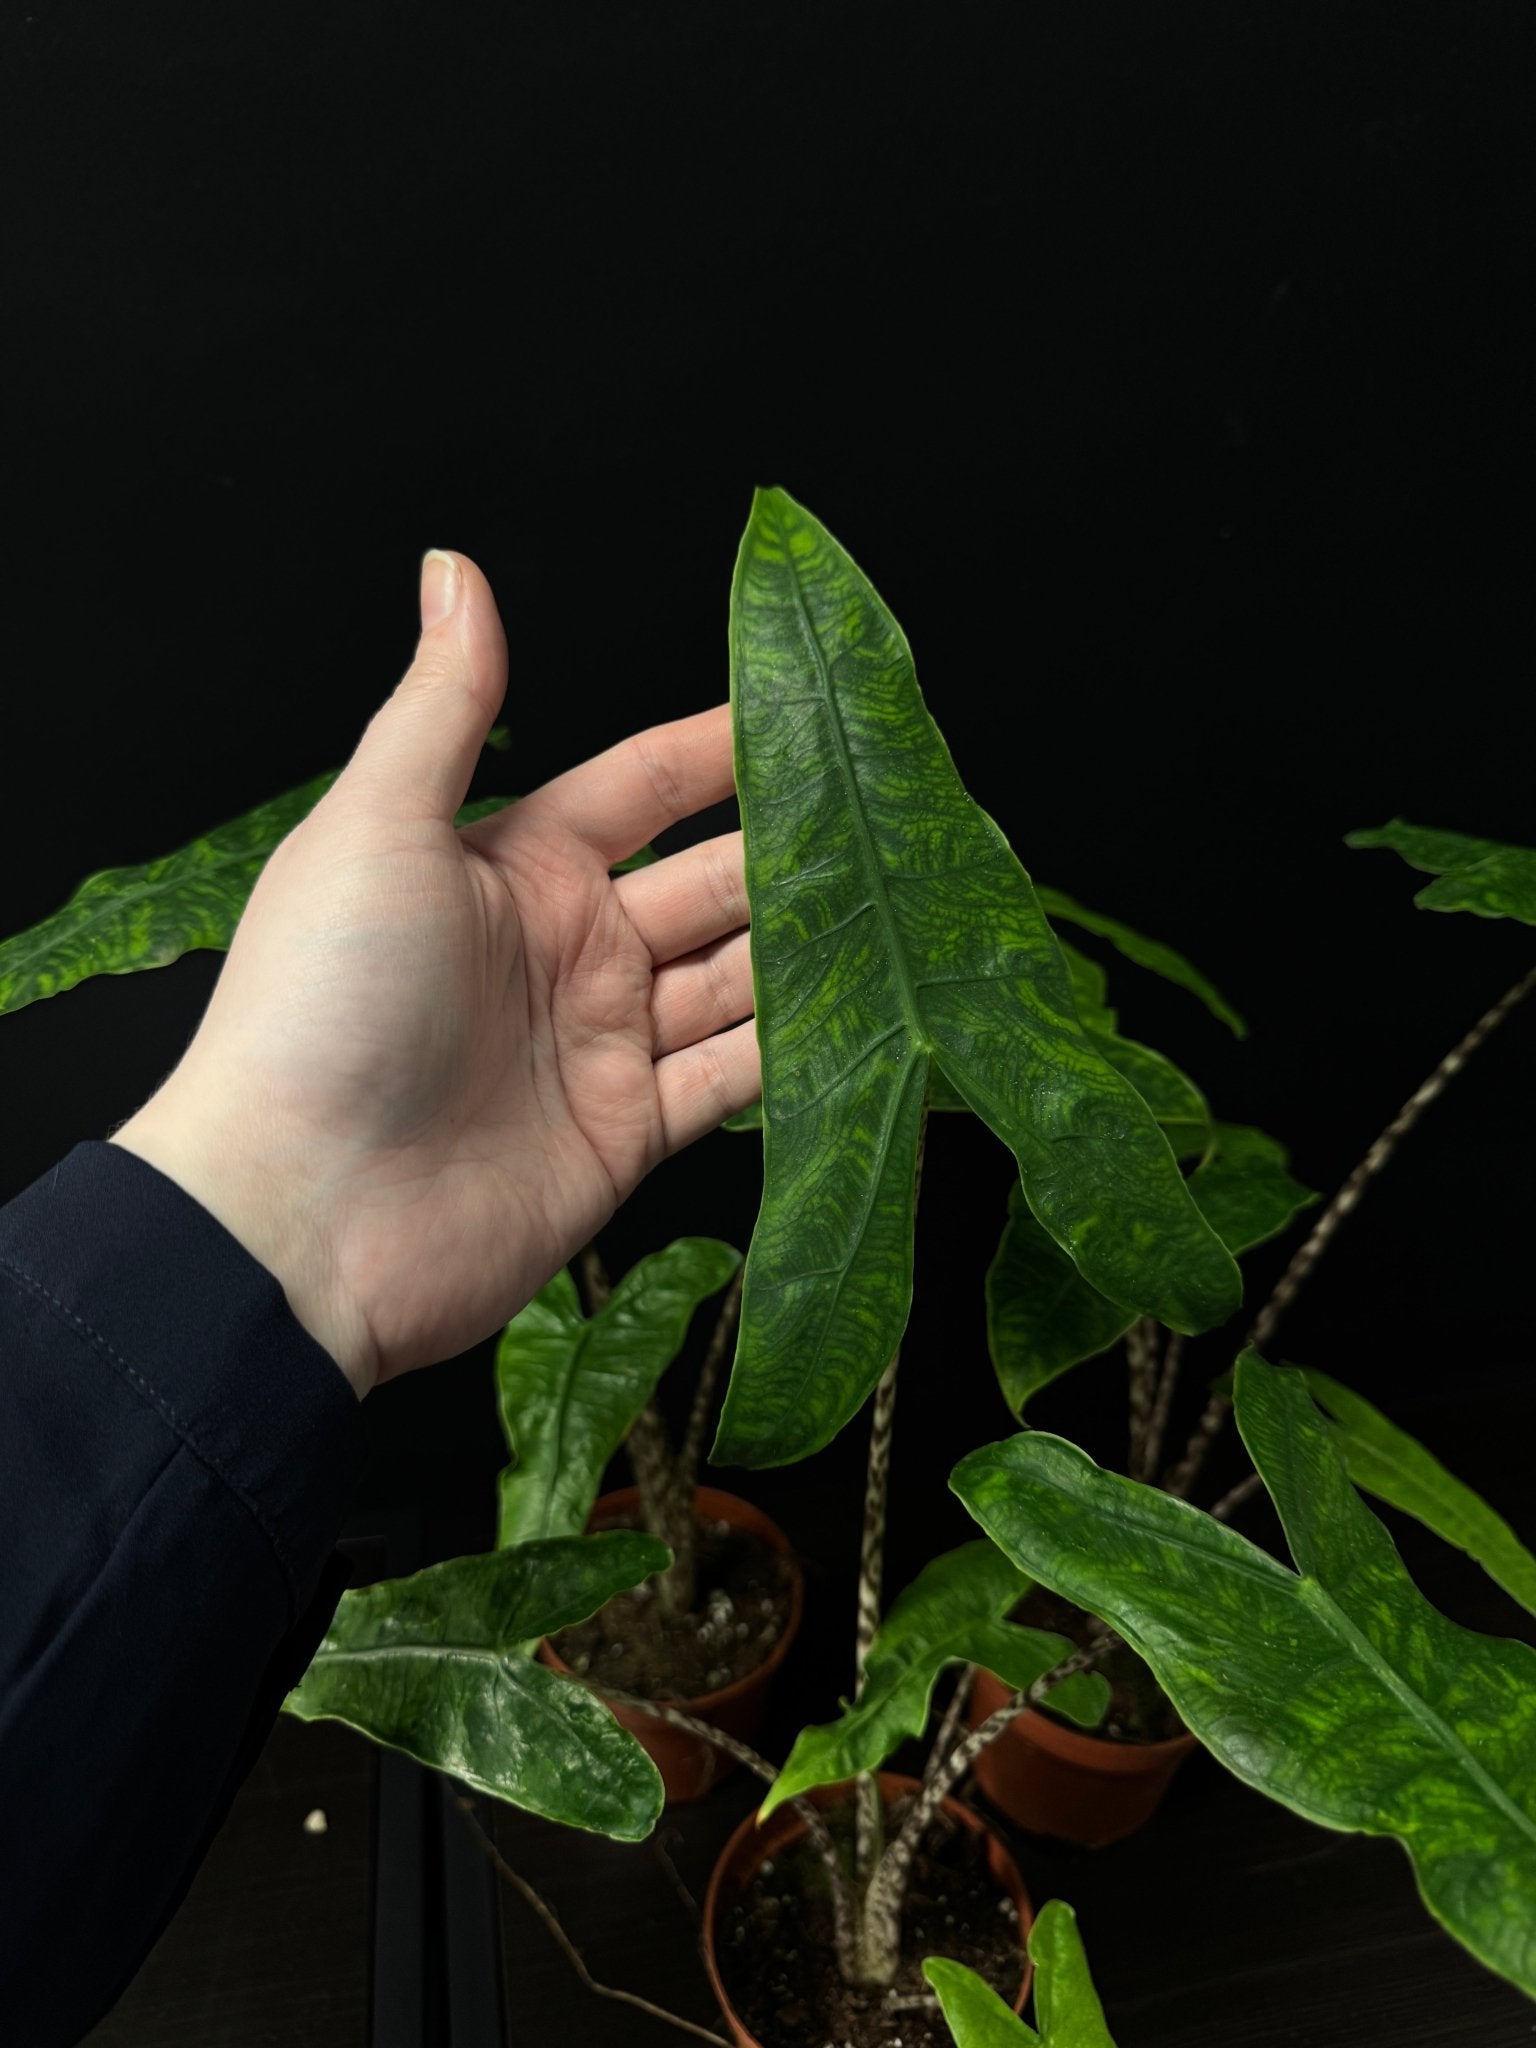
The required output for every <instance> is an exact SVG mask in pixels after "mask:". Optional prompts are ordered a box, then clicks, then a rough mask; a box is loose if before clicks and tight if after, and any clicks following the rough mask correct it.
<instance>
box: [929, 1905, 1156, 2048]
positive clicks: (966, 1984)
mask: <svg viewBox="0 0 1536 2048" xmlns="http://www.w3.org/2000/svg"><path fill="white" fill-rule="evenodd" d="M1029 1954H1030V1960H1031V1961H1032V1962H1033V1964H1034V1966H1035V1979H1034V1998H1035V2023H1036V2025H1037V2026H1038V2027H1039V2028H1040V2032H1039V2033H1038V2034H1037V2033H1036V2032H1035V2029H1034V2027H1027V2026H1025V2024H1024V2022H1023V2021H1022V2020H1021V2019H1020V2018H1019V2017H1018V2016H1017V2014H1015V2013H1013V2012H1011V2011H1010V2010H1009V2009H1008V2007H1007V2006H1006V2005H1005V2004H1004V2003H1003V2001H1002V1999H1000V1998H999V1997H998V1995H997V1993H996V1992H995V1991H994V1990H993V1989H992V1988H991V1986H990V1985H989V1984H987V1983H986V1982H985V1981H984V1980H983V1979H982V1978H980V1977H978V1976H977V1974H976V1972H975V1971H974V1970H968V1969H967V1968H966V1967H965V1965H964V1964H963V1963H955V1962H951V1961H950V1959H949V1958H948V1957H947V1956H929V1957H928V1959H927V1961H926V1962H925V1963H924V1964H923V1975H924V1976H925V1977H926V1978H927V1979H928V1982H929V1983H930V1984H931V1985H932V1986H933V1988H934V1990H935V1991H937V1993H938V1994H939V2003H940V2005H941V2006H942V2007H943V2008H944V2018H945V2020H946V2021H947V2022H948V2024H949V2031H950V2033H951V2034H952V2035H953V2036H954V2039H955V2044H956V2048H1021V2044H1028V2043H1031V2042H1033V2043H1035V2044H1037V2048H1115V2044H1114V2042H1113V2041H1112V2040H1111V2038H1110V2033H1109V2029H1108V2027H1107V2026H1106V2025H1105V2024H1104V2008H1103V2006H1102V2005H1100V2003H1099V1994H1098V1993H1097V1991H1095V1990H1094V1988H1093V1978H1092V1977H1091V1976H1090V1975H1089V1972H1088V1958H1087V1956H1086V1955H1085V1954H1084V1953H1083V1938H1082V1936H1081V1935H1080V1934H1079V1933H1078V1931H1077V1915H1076V1914H1075V1913H1074V1912H1073V1910H1072V1908H1071V1907H1070V1906H1069V1905H1068V1904H1067V1903H1066V1901H1065V1899H1047V1901H1046V1902H1045V1904H1044V1905H1043V1906H1042V1907H1041V1908H1040V1911H1039V1913H1038V1915H1037V1916H1036V1919H1035V1924H1034V1926H1033V1927H1032V1928H1031V1929H1030V1934H1029Z"/></svg>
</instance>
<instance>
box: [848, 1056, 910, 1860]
mask: <svg viewBox="0 0 1536 2048" xmlns="http://www.w3.org/2000/svg"><path fill="white" fill-rule="evenodd" d="M927 1146H928V1091H927V1087H926V1085H925V1087H924V1091H923V1107H922V1113H921V1116H920V1117H919V1120H918V1126H917V1154H916V1157H915V1159H914V1161H913V1166H912V1215H913V1227H914V1230H915V1228H916V1217H917V1205H918V1200H919V1197H920V1196H921V1194H922V1191H923V1155H924V1153H925V1152H926V1150H927ZM900 1365H901V1345H900V1343H898V1344H897V1346H896V1349H895V1350H894V1351H893V1352H892V1353H891V1357H890V1361H889V1363H888V1364H887V1366H886V1368H885V1371H884V1372H883V1373H881V1375H880V1380H879V1384H878V1385H877V1386H876V1388H875V1400H874V1410H873V1413H872V1415H871V1417H870V1425H869V1463H868V1466H867V1468H866V1471H865V1477H864V1524H863V1530H862V1534H861V1537H860V1543H859V1603H858V1613H857V1621H856V1627H855V1632H854V1646H853V1697H854V1700H855V1701H857V1700H858V1697H859V1695H860V1693H861V1692H863V1690H864V1665H865V1663H866V1661H867V1659H868V1657H869V1650H870V1645H871V1644H872V1643H873V1642H874V1640H875V1636H876V1633H877V1631H878V1630H879V1627H880V1594H881V1587H882V1581H883V1579H884V1575H885V1504H886V1489H887V1482H888V1480H889V1478H890V1470H891V1432H892V1428H893V1425H894V1421H895V1414H896V1374H897V1371H898V1369H899V1367H900ZM884 1846H885V1802H884V1800H883V1799H882V1798H881V1797H880V1786H879V1783H878V1782H877V1780H876V1778H875V1775H874V1773H873V1772H872V1771H862V1772H860V1774H859V1777H858V1779H857V1780H856V1782H855V1787H854V1857H853V1868H854V1880H855V1882H856V1883H857V1885H858V1887H859V1892H860V1896H861V1897H862V1896H863V1892H864V1888H865V1886H867V1885H868V1884H869V1883H870V1881H871V1880H872V1878H873V1877H874V1874H875V1869H876V1866H877V1864H878V1862H879V1860H880V1856H881V1854H882V1852H883V1850H884Z"/></svg>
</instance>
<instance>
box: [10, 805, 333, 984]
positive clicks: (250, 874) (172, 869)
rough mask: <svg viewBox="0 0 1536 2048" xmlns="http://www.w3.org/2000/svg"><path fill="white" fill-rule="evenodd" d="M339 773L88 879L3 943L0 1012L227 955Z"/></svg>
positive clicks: (106, 869) (102, 870)
mask: <svg viewBox="0 0 1536 2048" xmlns="http://www.w3.org/2000/svg"><path fill="white" fill-rule="evenodd" d="M337 773H338V771H337V770H334V769H332V770H330V771H328V772H327V773H326V774H324V775H317V776H316V777H315V778H314V780H313V781H311V782H306V783H305V784H304V785H303V786H302V787H301V788H299V789H291V790H289V791H288V792H287V793H286V794H285V795H283V796H278V797H273V798H271V799H270V801H268V802H267V803H264V804H258V805H257V806H256V808H255V809H254V810H253V811H247V812H246V813H245V815H244V816H243V817H239V818H234V819H232V820H231V821H230V822H229V823H228V824H227V825H220V826H217V827H216V828H215V829H214V830H213V831H212V832H209V833H208V834H207V835H206V836H205V837H204V838H202V839H194V840H193V841H192V843H191V844H190V845H189V846H184V847H182V848H181V849H180V850H179V851H178V852H176V853H169V854H165V855H163V856H161V857H160V858H159V859H157V860H150V861H144V862H142V863H140V864H139V865H138V866H135V867H121V868H103V869H101V870H100V872H99V873H97V874H94V875H87V876H86V878H85V880H84V881H83V882H82V883H81V884H80V886H79V888H78V889H76V891H75V892H74V894H73V895H72V896H71V897H70V898H69V900H68V902H67V903H65V904H64V905H63V906H62V908H60V909H58V910H56V911H54V913H53V914H52V916H50V917H45V918H44V919H43V920H42V921H41V923H39V924H35V925H32V926H31V927H30V928H29V929H28V930H26V931H24V932H18V933H17V934H16V935H15V936H14V937H13V938H9V939H6V940H4V941H3V942H0V1016H3V1015H5V1014H6V1012H7V1011H10V1010H21V1009H24V1008H25V1007H26V1006H27V1004H28V1003H35V1002H39V1001H41V1000H42V999H43V998H44V997H45V996H57V995H62V994H63V993H64V991H65V990H66V989H71V988H74V987H75V986H76V985H77V983H79V982H82V981H87V980H89V979H90V977H91V976H92V975H96V974H134V973H137V972H138V970H139V969H140V968H146V967H166V966H169V964H170V963H171V961H173V960H179V959H180V958H181V956H182V954H183V953H190V952H193V951H196V950H197V949H199V948H203V947H207V948H213V949H215V950H217V951H221V952H222V951H224V950H225V949H226V948H227V947H228V945H229V942H230V940H231V939H232V938H233V937H234V935H235V926H236V925H237V924H238V923H239V922H240V916H241V913H242V911H243V910H244V909H245V906H246V903H247V901H248V900H249V898H250V893H251V891H252V889H253V888H254V887H255V886H256V878H257V876H258V875H259V874H260V873H261V871H262V869H263V868H264V867H265V866H266V864H267V862H268V860H269V859H270V858H271V856H272V854H273V852H274V851H275V850H276V848H277V847H278V845H279V844H280V843H281V842H282V841H283V840H284V839H286V838H287V836H288V834H289V833H290V832H291V831H292V830H293V828H294V826H295V825H297V824H298V823H299V822H300V821H301V820H302V819H304V818H306V817H308V815H309V813H310V812H311V811H312V810H313V809H314V807H315V805H316V804H317V803H318V802H319V801H320V799H321V797H322V796H324V794H325V792H326V791H327V790H328V789H329V788H330V786H331V784H332V783H333V782H334V781H335V780H336V775H337Z"/></svg>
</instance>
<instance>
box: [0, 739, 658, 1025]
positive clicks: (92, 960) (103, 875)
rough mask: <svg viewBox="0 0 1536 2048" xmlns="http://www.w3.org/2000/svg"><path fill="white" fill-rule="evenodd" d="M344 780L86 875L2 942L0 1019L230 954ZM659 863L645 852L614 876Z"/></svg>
mask: <svg viewBox="0 0 1536 2048" xmlns="http://www.w3.org/2000/svg"><path fill="white" fill-rule="evenodd" d="M493 737H494V735H493ZM487 744H490V742H489V741H488V742H487ZM340 772H341V771H340V770H339V769H336V768H331V769H327V770H326V772H325V773H324V774H323V775H317V776H315V777H314V779H313V780H312V781H310V782H306V783H304V784H303V785H302V786H301V787H300V788H298V789H290V790H288V791H287V792H286V793H285V794H284V795H282V796H276V797H272V798H270V799H269V800H268V801H267V802H266V803H262V804H258V805H257V806H256V808H255V809H254V810H251V811H247V812H245V813H244V815H243V816H241V817H238V818H233V819H231V820H230V821H229V823H228V824H225V825H219V826H216V827H215V828H214V830H213V831H211V832H209V833H207V834H205V835H204V837H203V838H201V839H194V840H193V841H192V842H191V843H190V844H189V845H187V846H183V847H181V848H179V849H178V850H177V851H176V852H175V853H168V854H162V855H161V856H159V857H158V858H157V859H155V860H148V861H141V862H139V863H138V864H137V865H136V866H132V867H120V868H102V869H101V870H100V871H99V872H98V873H97V874H94V875H87V876H86V878H85V880H84V881H83V882H82V883H81V884H80V886H79V888H78V889H76V890H75V892H74V894H73V895H72V896H71V897H70V898H69V900H68V901H67V902H66V903H64V904H63V905H62V906H61V907H60V908H59V909H58V910H56V911H54V912H53V913H52V915H51V916H48V917H45V918H43V919H42V920H41V921H40V922H39V923H37V924H35V925H31V926H29V927H28V928H27V930H26V931H22V932H17V933H15V934H14V935H13V936H12V937H11V938H8V939H4V940H0V1017H3V1016H5V1015H6V1013H7V1012H8V1011H11V1010H24V1009H25V1008H26V1007H27V1005H28V1004H29V1003H35V1002H40V1001H41V1000H42V999H43V998H44V997H45V996H57V995H63V993H64V992H65V990H66V989H71V988H74V987H76V986H77V984H78V983H80V982H82V981H89V980H90V979H91V978H92V977H93V976H94V975H98V974H137V973H138V972H140V970H141V969H144V968H148V967H168V966H169V965H170V964H171V962H172V961H173V960H179V959H180V958H181V956H182V954H183V953H193V952H198V951H212V952H221V953H222V952H227V951H228V949H229V943H230V941H231V939H233V937H234V935H235V927H236V925H237V924H238V923H239V922H240V919H241V916H242V914H243V913H244V910H245V906H246V904H247V903H248V902H249V901H250V895H251V891H252V889H254V888H255V886H256V881H257V877H258V876H259V875H260V873H261V871H262V869H263V868H264V867H265V866H266V864H267V862H268V861H269V860H270V859H271V857H272V855H273V854H274V853H275V852H276V850H277V848H278V846H279V845H280V844H281V843H282V841H283V840H284V839H286V838H287V836H288V834H289V833H290V832H291V831H292V830H293V829H294V827H295V826H296V825H298V824H300V823H301V822H302V821H303V820H304V819H305V818H307V817H308V816H309V813H310V812H311V811H312V810H313V809H314V807H315V805H316V804H317V803H318V802H319V801H320V799H321V797H323V796H324V795H325V792H326V791H327V790H328V789H329V788H330V786H331V784H332V783H333V782H334V781H335V780H336V777H337V776H338V775H339V774H340ZM516 801H517V799H516V797H506V796H488V797H477V798H476V799H475V800H474V802H473V803H467V804H465V805H464V806H463V807H462V808H461V809H460V810H458V811H456V812H455V813H454V820H453V822H454V824H455V826H458V825H470V824H473V823H474V822H475V821H476V820H477V819H479V818H487V817H490V816H491V815H492V813H493V812H495V811H502V810H505V809H506V807H507V805H508V804H511V803H516ZM655 858H656V855H655V853H654V851H653V850H652V849H651V848H650V847H648V846H647V847H642V848H641V849H640V851H639V852H638V853H636V854H633V855H631V857H630V858H629V859H628V860H625V861H621V862H620V863H619V864H618V866H617V867H615V869H614V870H613V872H614V873H615V874H622V873H624V872H626V871H627V870H629V869H630V868H637V867H644V866H645V865H646V864H647V863H648V862H649V861H653V860H654V859H655Z"/></svg>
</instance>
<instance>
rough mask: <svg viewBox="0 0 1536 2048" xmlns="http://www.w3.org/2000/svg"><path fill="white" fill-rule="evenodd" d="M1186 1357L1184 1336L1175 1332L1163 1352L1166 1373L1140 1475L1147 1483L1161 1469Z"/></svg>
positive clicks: (1160, 1380) (1162, 1379) (1154, 1410)
mask: <svg viewBox="0 0 1536 2048" xmlns="http://www.w3.org/2000/svg"><path fill="white" fill-rule="evenodd" d="M1183 1356H1184V1336H1183V1333H1182V1331H1179V1330H1171V1331H1170V1332H1169V1333H1168V1342H1167V1345H1166V1346H1165V1348H1164V1351H1163V1370H1162V1373H1161V1375H1160V1376H1159V1379H1158V1382H1157V1399H1156V1401H1155V1402H1154V1403H1153V1404H1152V1420H1151V1422H1150V1423H1149V1424H1148V1426H1147V1447H1146V1451H1145V1454H1144V1455H1143V1458H1142V1464H1141V1473H1140V1477H1141V1478H1143V1479H1146V1480H1150V1479H1151V1477H1152V1475H1153V1473H1154V1472H1155V1471H1156V1470H1157V1461H1158V1459H1159V1458H1161V1457H1162V1455H1163V1439H1164V1438H1165V1437H1166V1436H1167V1434H1168V1417H1169V1415H1170V1414H1171V1413H1172V1411H1173V1391H1174V1388H1175V1387H1176V1386H1177V1385H1178V1383H1179V1362H1180V1360H1181V1359H1182V1358H1183Z"/></svg>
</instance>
